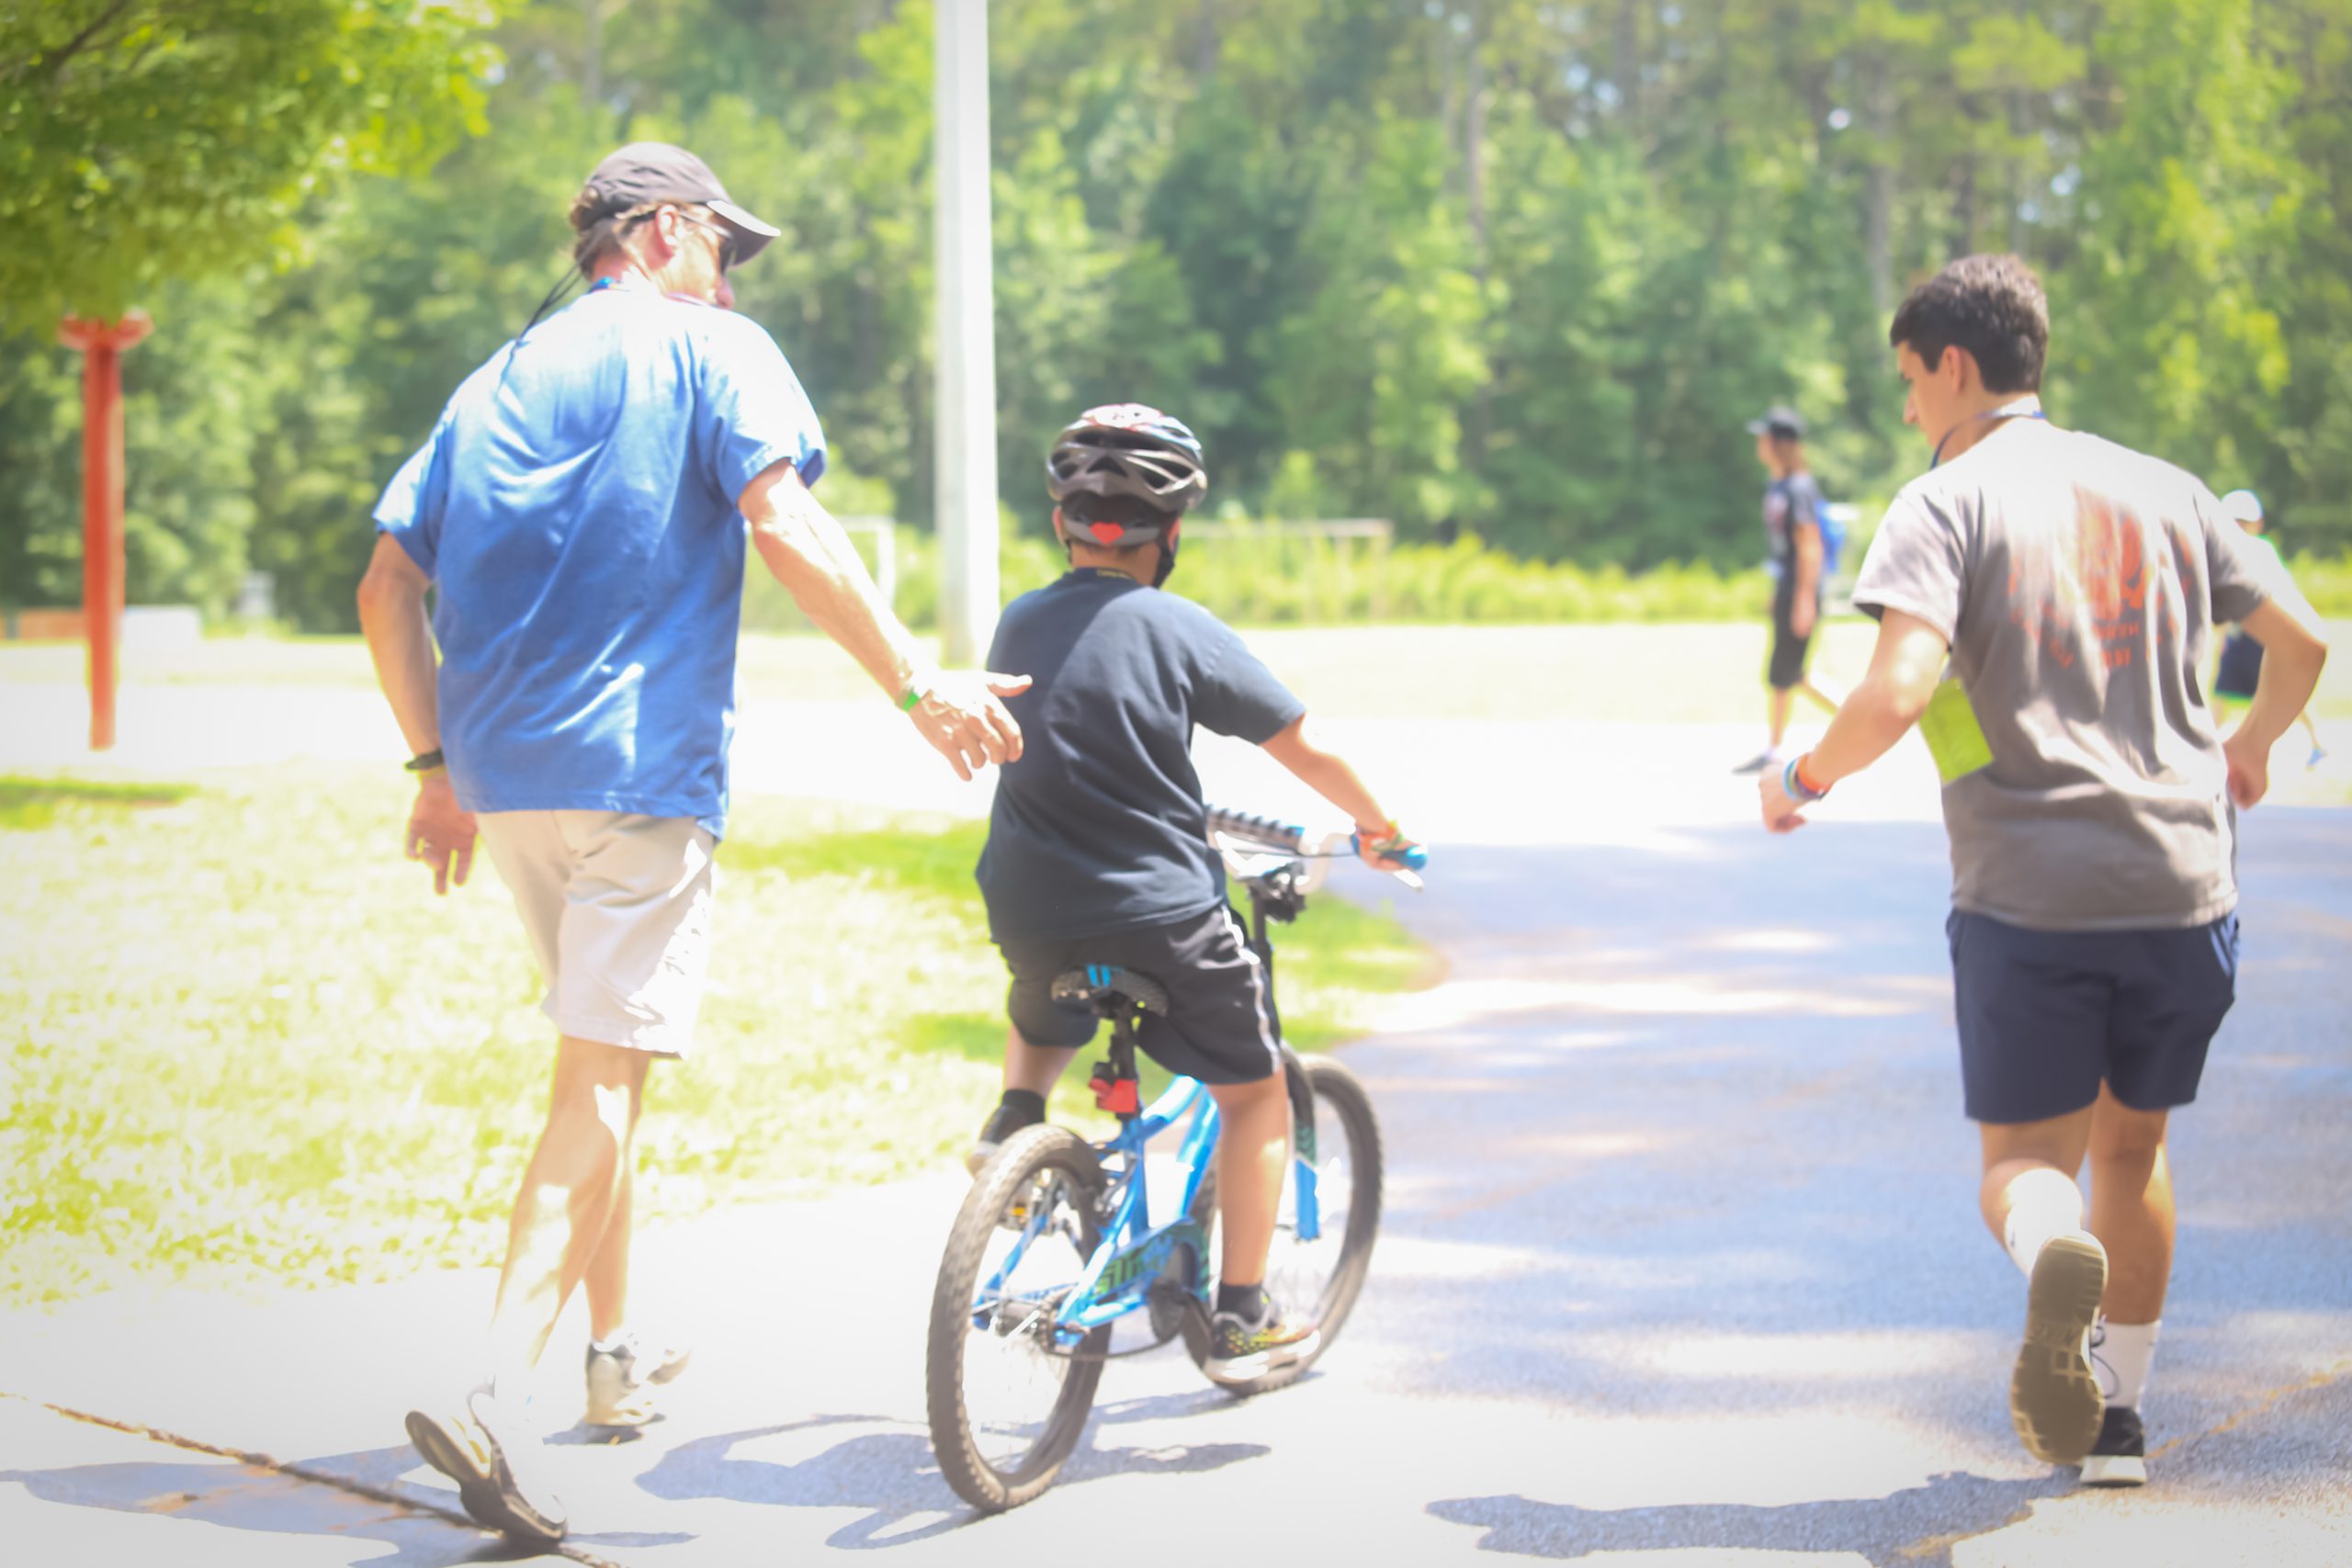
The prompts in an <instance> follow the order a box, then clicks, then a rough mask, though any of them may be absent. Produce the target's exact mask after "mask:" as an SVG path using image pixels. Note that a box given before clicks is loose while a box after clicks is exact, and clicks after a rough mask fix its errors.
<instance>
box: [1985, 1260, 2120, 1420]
mask: <svg viewBox="0 0 2352 1568" xmlns="http://www.w3.org/2000/svg"><path fill="white" fill-rule="evenodd" d="M2106 1289H2107V1250H2106V1248H2104V1247H2100V1246H2099V1244H2098V1238H2097V1237H2096V1236H2093V1235H2089V1234H2088V1233H2086V1232H2084V1231H2073V1232H2070V1233H2068V1234H2067V1235H2061V1236H2053V1237H2052V1239H2051V1240H2050V1242H2049V1244H2048V1245H2047V1246H2045V1247H2042V1249H2041V1256H2040V1257H2039V1258H2035V1259H2034V1260H2033V1278H2032V1279H2031V1280H2030V1281H2028V1283H2027V1285H2026V1306H2025V1342H2024V1344H2022V1345H2021V1346H2019V1347H2018V1363H2017V1370H2016V1371H2014V1372H2012V1373H2011V1374H2010V1377H2009V1418H2010V1420H2012V1421H2013V1422H2015V1423H2016V1424H2017V1429H2018V1438H2021V1439H2023V1440H2024V1443H2025V1446H2026V1451H2027V1452H2028V1453H2030V1454H2031V1455H2033V1457H2034V1458H2036V1459H2038V1460H2041V1461H2043V1462H2044V1463H2048V1464H2075V1463H2077V1462H2079V1461H2081V1460H2082V1458H2083V1456H2084V1455H2086V1454H2087V1453H2089V1452H2090V1451H2091V1445H2092V1444H2093V1443H2095V1442H2097V1441H2098V1435H2099V1421H2100V1418H2101V1417H2102V1416H2103V1415H2104V1414H2105V1412H2106V1407H2107V1396H2106V1395H2105V1394H2104V1393H2100V1392H2099V1386H2098V1373H2097V1372H2096V1371H2093V1370H2092V1368H2091V1350H2090V1346H2091V1325H2092V1324H2094V1323H2095V1322H2097V1321H2098V1298H2099V1292H2102V1291H2104V1290H2106Z"/></svg>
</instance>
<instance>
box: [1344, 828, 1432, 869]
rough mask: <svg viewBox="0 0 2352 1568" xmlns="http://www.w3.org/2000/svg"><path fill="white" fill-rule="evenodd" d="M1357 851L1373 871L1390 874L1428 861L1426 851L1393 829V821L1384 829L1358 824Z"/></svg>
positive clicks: (1428, 856) (1428, 855)
mask: <svg viewBox="0 0 2352 1568" xmlns="http://www.w3.org/2000/svg"><path fill="white" fill-rule="evenodd" d="M1355 845H1356V854H1357V856H1358V858H1360V859H1361V860H1362V861H1363V863H1364V864H1366V865H1368V866H1370V867H1372V869H1373V870H1374V871H1385V872H1388V873H1391V874H1395V873H1397V872H1400V871H1419V870H1420V869H1421V867H1423V866H1425V865H1427V864H1428V863H1429V858H1430V854H1429V851H1427V850H1426V849H1423V848H1422V847H1421V846H1420V845H1419V844H1417V843H1415V842H1413V840H1410V839H1408V838H1407V837H1405V835H1404V834H1402V833H1400V832H1398V831H1397V824H1396V823H1394V822H1391V823H1389V824H1388V825H1387V826H1385V827H1384V828H1364V827H1361V826H1359V827H1358V828H1357V829H1356V836H1355Z"/></svg>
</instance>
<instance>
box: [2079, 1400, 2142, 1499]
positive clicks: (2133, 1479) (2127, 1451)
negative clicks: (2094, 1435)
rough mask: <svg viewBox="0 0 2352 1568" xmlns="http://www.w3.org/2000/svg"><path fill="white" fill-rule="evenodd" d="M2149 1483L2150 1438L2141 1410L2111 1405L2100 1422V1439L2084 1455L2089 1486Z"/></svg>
mask: <svg viewBox="0 0 2352 1568" xmlns="http://www.w3.org/2000/svg"><path fill="white" fill-rule="evenodd" d="M2147 1483H2148V1438H2147V1434H2146V1433H2145V1432H2144V1431H2143V1430H2142V1428H2141V1426H2140V1413H2139V1412H2138V1411H2136V1410H2127V1409H2124V1408H2122V1407H2121V1406H2120V1405H2115V1406H2109V1409H2108V1412H2107V1416H2106V1418H2105V1419H2104V1420H2102V1421H2101V1422H2100V1423H2099V1427H2098V1442H2095V1443H2093V1444H2092V1445H2091V1451H2090V1452H2089V1453H2087V1454H2086V1455H2084V1456H2083V1484H2084V1485H2086V1486H2145V1485H2146V1484H2147Z"/></svg>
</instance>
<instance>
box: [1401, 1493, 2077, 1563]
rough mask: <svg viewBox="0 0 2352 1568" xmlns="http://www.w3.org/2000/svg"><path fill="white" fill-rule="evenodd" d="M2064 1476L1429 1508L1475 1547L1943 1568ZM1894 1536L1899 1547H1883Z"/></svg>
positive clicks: (1456, 1502) (1462, 1501)
mask: <svg viewBox="0 0 2352 1568" xmlns="http://www.w3.org/2000/svg"><path fill="white" fill-rule="evenodd" d="M2073 1487H2074V1480H2073V1478H2072V1477H2071V1476H2068V1475H2052V1476H2049V1477H2046V1478H2043V1479H2040V1480H2034V1481H1987V1480H1985V1479H1984V1478H1983V1477H1981V1476H1975V1475H1966V1474H1962V1473H1961V1472H1957V1471H1947V1472H1944V1473H1942V1474H1940V1475H1937V1476H1935V1477H1933V1478H1931V1479H1930V1480H1929V1481H1928V1483H1927V1484H1926V1485H1925V1486H1909V1487H1905V1488H1904V1489H1903V1490H1902V1491H1900V1492H1894V1493H1890V1494H1888V1495H1886V1496H1884V1497H1853V1498H1838V1499H1835V1500H1830V1501H1824V1502H1818V1503H1792V1504H1787V1505H1785V1506H1780V1507H1752V1506H1742V1505H1738V1504H1724V1503H1692V1504H1675V1505H1671V1506H1665V1507H1657V1508H1577V1507H1571V1506H1567V1505H1565V1504H1560V1503H1534V1502H1530V1501H1529V1500H1528V1499H1526V1498H1524V1497H1462V1498H1453V1499H1449V1500H1447V1501H1444V1502H1440V1503H1432V1504H1430V1506H1429V1511H1430V1513H1431V1514H1433V1515H1435V1516H1436V1517H1439V1518H1441V1519H1444V1520H1446V1521H1448V1522H1449V1523H1452V1524H1457V1525H1468V1526H1471V1527H1472V1528H1474V1529H1485V1530H1486V1532H1487V1533H1486V1534H1485V1535H1483V1536H1481V1537H1480V1538H1479V1539H1478V1548H1479V1550H1480V1551H1509V1552H1515V1553H1518V1554H1519V1555H1521V1556H1523V1557H1552V1558H1562V1559H1569V1558H1577V1557H1587V1556H1590V1555H1591V1554H1592V1553H1594V1552H1598V1551H1657V1550H1661V1549H1665V1548H1675V1549H1679V1550H1686V1551H1687V1550H1691V1549H1698V1550H1702V1551H1705V1550H1713V1551H1817V1552H1852V1553H1854V1554H1856V1555H1857V1556H1860V1557H1862V1558H1864V1559H1866V1560H1867V1561H1868V1562H1870V1563H1871V1568H1951V1564H1952V1555H1951V1553H1952V1548H1953V1547H1954V1546H1956V1545H1958V1544H1959V1543H1960V1542H1961V1541H1963V1540H1968V1539H1969V1538H1970V1537H1972V1536H1979V1535H1985V1534H1988V1533H1990V1532H1991V1531H1994V1530H1996V1529H2002V1528H2003V1527H2005V1526H2007V1525H2013V1524H2016V1523H2017V1522H2018V1521H2019V1520H2020V1519H2023V1518H2024V1517H2026V1516H2027V1514H2029V1513H2030V1511H2031V1506H2032V1505H2033V1504H2034V1503H2036V1502H2039V1501H2041V1500H2042V1499H2043V1498H2047V1497H2053V1496H2057V1495H2061V1494H2063V1493H2065V1492H2068V1491H2071V1490H2072V1489H2073ZM1895 1541H1900V1542H1903V1543H1904V1544H1901V1545H1893V1544H1890V1542H1895Z"/></svg>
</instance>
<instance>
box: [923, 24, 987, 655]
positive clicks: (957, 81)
mask: <svg viewBox="0 0 2352 1568" xmlns="http://www.w3.org/2000/svg"><path fill="white" fill-rule="evenodd" d="M933 28H934V34H935V37H934V43H933V57H932V60H933V73H934V74H933V84H932V117H933V149H932V165H933V177H934V178H935V179H936V180H937V182H938V184H937V187H936V190H935V192H934V195H933V201H934V204H935V205H934V208H933V229H934V230H935V231H936V233H935V239H936V252H935V256H934V268H935V270H936V272H937V273H938V277H939V297H938V321H937V329H938V355H939V365H938V387H937V391H938V398H937V411H936V412H937V417H938V429H937V432H936V435H935V446H934V455H935V457H936V460H937V467H938V514H937V515H938V524H939V569H940V584H939V630H940V642H941V653H942V655H943V657H944V659H945V660H946V661H947V662H948V663H950V664H962V665H971V664H977V663H978V662H979V661H980V660H981V659H983V658H984V657H986V656H987V653H988V649H989V639H990V638H991V637H994V636H995V634H996V614H997V570H996V555H997V537H996V533H997V518H996V504H997V495H996V288H995V281H994V275H993V267H994V265H995V264H994V253H993V251H992V250H991V248H990V246H989V14H988V0H938V4H937V7H936V11H935V19H934V21H933Z"/></svg>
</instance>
